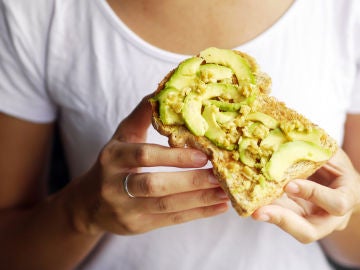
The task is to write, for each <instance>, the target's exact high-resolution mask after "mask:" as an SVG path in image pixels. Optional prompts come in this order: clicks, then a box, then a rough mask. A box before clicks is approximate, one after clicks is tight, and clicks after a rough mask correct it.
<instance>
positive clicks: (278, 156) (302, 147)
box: [263, 141, 331, 181]
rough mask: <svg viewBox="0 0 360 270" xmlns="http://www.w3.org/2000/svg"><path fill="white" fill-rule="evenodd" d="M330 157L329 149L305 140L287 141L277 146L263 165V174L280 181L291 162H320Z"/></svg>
mask: <svg viewBox="0 0 360 270" xmlns="http://www.w3.org/2000/svg"><path fill="white" fill-rule="evenodd" d="M330 157H331V151H330V150H328V149H324V148H323V147H321V146H319V145H317V144H314V143H311V142H305V141H294V142H287V143H284V144H282V145H280V146H279V148H278V150H277V151H275V152H274V154H273V155H272V156H271V158H270V160H269V162H268V163H267V164H266V165H265V167H264V171H263V172H264V174H265V175H267V176H268V177H269V179H271V180H275V181H282V180H283V178H284V175H285V172H286V170H287V169H288V168H290V167H291V166H292V165H293V164H295V163H297V162H299V161H303V160H308V161H314V162H322V161H325V160H328V159H329V158H330Z"/></svg>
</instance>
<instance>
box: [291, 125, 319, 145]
mask: <svg viewBox="0 0 360 270" xmlns="http://www.w3.org/2000/svg"><path fill="white" fill-rule="evenodd" d="M286 136H287V137H288V138H289V139H290V140H291V141H306V142H312V143H315V144H318V145H320V144H321V137H322V136H323V133H322V132H321V130H320V129H318V128H313V129H312V130H311V131H308V132H301V131H296V130H293V131H290V132H288V133H287V134H286Z"/></svg>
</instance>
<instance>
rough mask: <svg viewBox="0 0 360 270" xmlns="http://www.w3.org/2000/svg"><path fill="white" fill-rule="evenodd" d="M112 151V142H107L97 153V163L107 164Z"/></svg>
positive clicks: (110, 158)
mask: <svg viewBox="0 0 360 270" xmlns="http://www.w3.org/2000/svg"><path fill="white" fill-rule="evenodd" d="M113 152H114V143H112V142H109V143H108V144H107V145H105V147H104V148H103V149H102V150H101V152H100V154H99V163H100V164H101V165H107V164H109V163H110V162H111V160H112V154H113Z"/></svg>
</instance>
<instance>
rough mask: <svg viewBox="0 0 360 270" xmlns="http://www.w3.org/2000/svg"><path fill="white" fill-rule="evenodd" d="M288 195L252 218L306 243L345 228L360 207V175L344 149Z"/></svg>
mask: <svg viewBox="0 0 360 270" xmlns="http://www.w3.org/2000/svg"><path fill="white" fill-rule="evenodd" d="M284 190H285V194H284V196H283V197H281V198H280V199H278V200H276V201H274V202H273V203H272V204H270V205H267V206H264V207H261V208H259V209H258V210H256V211H255V212H254V214H253V215H252V217H253V218H254V219H256V220H262V221H267V222H269V223H273V224H275V225H277V226H279V227H280V228H281V229H283V230H284V231H286V232H288V233H289V234H291V235H292V236H293V237H295V238H296V239H297V240H299V241H300V242H302V243H310V242H313V241H316V240H319V239H321V238H323V237H325V236H327V235H329V234H330V233H332V232H333V231H336V230H342V229H344V228H345V227H346V226H347V224H348V221H349V219H350V217H351V215H352V213H353V212H354V211H357V209H359V207H360V175H359V173H358V172H356V170H355V169H354V167H353V165H352V163H351V161H350V160H349V158H348V157H347V155H346V154H345V152H344V151H343V150H341V149H340V150H339V151H338V152H337V153H336V155H335V156H334V157H333V158H332V159H331V160H330V161H329V162H328V163H326V164H325V165H324V166H323V167H322V168H320V169H319V170H318V171H317V172H316V173H315V174H314V175H313V176H312V177H310V179H309V180H305V179H296V180H293V181H291V182H290V183H288V184H287V185H286V187H285V189H284Z"/></svg>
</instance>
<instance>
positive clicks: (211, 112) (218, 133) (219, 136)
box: [202, 105, 235, 150]
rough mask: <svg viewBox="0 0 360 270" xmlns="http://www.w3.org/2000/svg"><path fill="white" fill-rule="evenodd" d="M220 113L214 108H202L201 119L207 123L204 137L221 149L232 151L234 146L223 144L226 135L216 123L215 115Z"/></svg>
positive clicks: (209, 106)
mask: <svg viewBox="0 0 360 270" xmlns="http://www.w3.org/2000/svg"><path fill="white" fill-rule="evenodd" d="M220 113H221V112H219V108H217V107H216V106H213V105H208V106H205V107H204V111H203V113H202V117H203V118H204V119H205V120H206V122H207V123H208V129H207V130H206V132H205V137H206V138H208V139H209V140H210V141H212V142H213V143H214V144H215V145H217V146H219V147H221V148H224V149H227V150H233V149H234V148H235V145H234V144H229V145H226V144H225V138H226V133H225V131H224V130H223V129H222V128H221V127H220V126H219V124H218V123H217V121H216V118H217V115H218V114H220Z"/></svg>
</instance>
